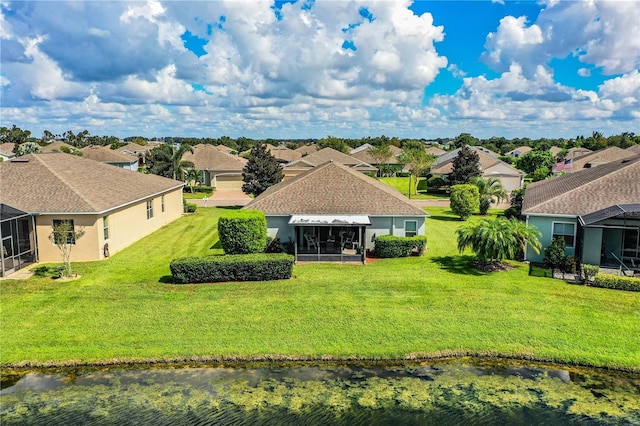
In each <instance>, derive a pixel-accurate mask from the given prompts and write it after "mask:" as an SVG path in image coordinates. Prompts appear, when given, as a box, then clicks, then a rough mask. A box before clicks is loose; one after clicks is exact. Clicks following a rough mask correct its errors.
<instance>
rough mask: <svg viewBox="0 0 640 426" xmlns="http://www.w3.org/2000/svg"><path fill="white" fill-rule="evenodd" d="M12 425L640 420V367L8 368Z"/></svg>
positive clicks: (3, 398) (3, 412)
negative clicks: (621, 370)
mask: <svg viewBox="0 0 640 426" xmlns="http://www.w3.org/2000/svg"><path fill="white" fill-rule="evenodd" d="M2 380H3V386H2V390H1V391H0V423H1V424H2V425H18V424H19V425H24V424H29V425H54V424H55V425H147V424H152V425H202V426H205V425H227V424H229V425H444V426H446V425H540V424H544V425H556V424H560V425H640V376H638V375H631V374H618V373H611V372H604V371H600V370H574V369H568V368H565V367H559V366H555V367H549V366H545V367H542V366H523V365H518V364H515V363H505V362H499V361H495V360H493V361H483V360H470V359H463V360H449V361H436V362H428V363H427V362H424V363H415V364H403V365H383V364H375V363H369V364H349V365H338V364H305V365H287V366H282V365H280V366H273V365H271V366H264V365H262V366H261V365H256V366H251V367H249V366H245V367H235V368H224V367H189V366H180V367H170V368H145V369H143V368H138V369H113V368H111V369H106V370H87V369H85V370H66V371H56V372H52V371H49V372H47V371H41V372H37V373H33V372H29V373H20V374H18V375H14V376H12V375H10V374H3V376H2Z"/></svg>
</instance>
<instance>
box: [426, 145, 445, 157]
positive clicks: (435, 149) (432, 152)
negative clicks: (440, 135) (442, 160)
mask: <svg viewBox="0 0 640 426" xmlns="http://www.w3.org/2000/svg"><path fill="white" fill-rule="evenodd" d="M446 153H447V151H445V150H444V149H441V148H438V147H437V146H430V147H429V148H427V154H429V155H433V156H434V157H440V156H442V155H444V154H446Z"/></svg>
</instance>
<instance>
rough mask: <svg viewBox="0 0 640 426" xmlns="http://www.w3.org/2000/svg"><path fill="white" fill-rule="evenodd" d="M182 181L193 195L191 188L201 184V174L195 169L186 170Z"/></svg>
mask: <svg viewBox="0 0 640 426" xmlns="http://www.w3.org/2000/svg"><path fill="white" fill-rule="evenodd" d="M184 180H185V181H186V182H187V185H188V186H189V188H191V193H192V194H193V187H194V186H198V184H201V183H202V172H201V171H200V170H196V169H187V170H185V173H184Z"/></svg>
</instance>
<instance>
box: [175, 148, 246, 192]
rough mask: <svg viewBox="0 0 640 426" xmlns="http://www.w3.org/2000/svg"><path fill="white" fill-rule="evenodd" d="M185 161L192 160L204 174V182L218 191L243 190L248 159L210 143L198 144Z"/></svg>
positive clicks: (187, 154)
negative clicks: (243, 173)
mask: <svg viewBox="0 0 640 426" xmlns="http://www.w3.org/2000/svg"><path fill="white" fill-rule="evenodd" d="M182 160H183V161H191V162H192V163H193V166H194V168H195V169H197V170H201V171H202V174H203V184H204V185H208V186H213V187H214V188H215V189H216V190H218V191H224V190H235V191H241V190H242V185H243V183H244V182H243V181H242V170H243V169H244V166H245V165H246V164H247V160H245V159H244V158H242V157H238V156H236V155H231V154H229V153H227V152H225V151H224V150H223V149H220V148H218V147H217V146H215V145H210V144H198V145H195V146H194V147H193V154H192V153H190V152H186V153H185V154H184V156H183V157H182Z"/></svg>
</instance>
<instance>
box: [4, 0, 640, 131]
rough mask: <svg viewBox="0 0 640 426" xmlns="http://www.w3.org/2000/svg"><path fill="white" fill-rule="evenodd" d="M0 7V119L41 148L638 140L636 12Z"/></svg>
mask: <svg viewBox="0 0 640 426" xmlns="http://www.w3.org/2000/svg"><path fill="white" fill-rule="evenodd" d="M0 12H1V16H0V19H1V20H0V42H1V45H0V53H1V61H2V62H1V67H0V88H1V94H2V98H1V115H0V124H1V125H2V126H7V127H9V126H11V125H13V124H16V125H18V126H19V127H22V128H24V129H29V130H31V131H32V132H33V134H34V135H36V136H37V135H39V134H41V133H42V131H44V130H45V129H46V130H49V131H51V132H53V133H63V132H64V131H66V130H73V131H75V132H78V131H81V130H83V129H87V130H89V132H90V133H91V134H93V135H117V136H121V137H124V136H129V135H143V136H147V137H154V136H194V137H220V136H223V135H227V136H231V137H239V136H246V137H252V138H321V137H325V136H328V135H332V136H339V137H354V138H359V137H363V136H376V135H381V134H385V135H387V136H399V137H413V138H437V137H453V136H456V135H458V134H460V133H471V134H473V135H475V136H478V137H492V136H504V137H508V138H512V137H531V138H538V137H566V138H569V137H575V136H577V135H580V134H584V135H590V134H591V132H593V131H599V132H602V133H604V134H605V135H610V134H618V133H621V132H625V131H631V132H635V133H639V132H640V72H639V68H640V37H638V34H640V2H638V1H634V0H628V1H624V0H623V1H600V2H599V1H586V0H585V1H566V2H565V1H557V0H546V1H540V2H533V1H526V2H518V1H508V0H507V1H489V0H487V1H419V2H410V1H377V2H373V1H333V0H329V1H322V0H317V1H298V2H291V1H288V2H277V3H274V2H270V1H260V2H258V1H242V2H240V1H211V2H191V1H158V0H148V1H114V2H105V1H91V2H89V1H86V2H66V1H65V2H62V1H60V2H58V1H39V2H28V1H18V2H11V1H5V2H2V3H0ZM69 22H73V24H72V25H70V24H69Z"/></svg>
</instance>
